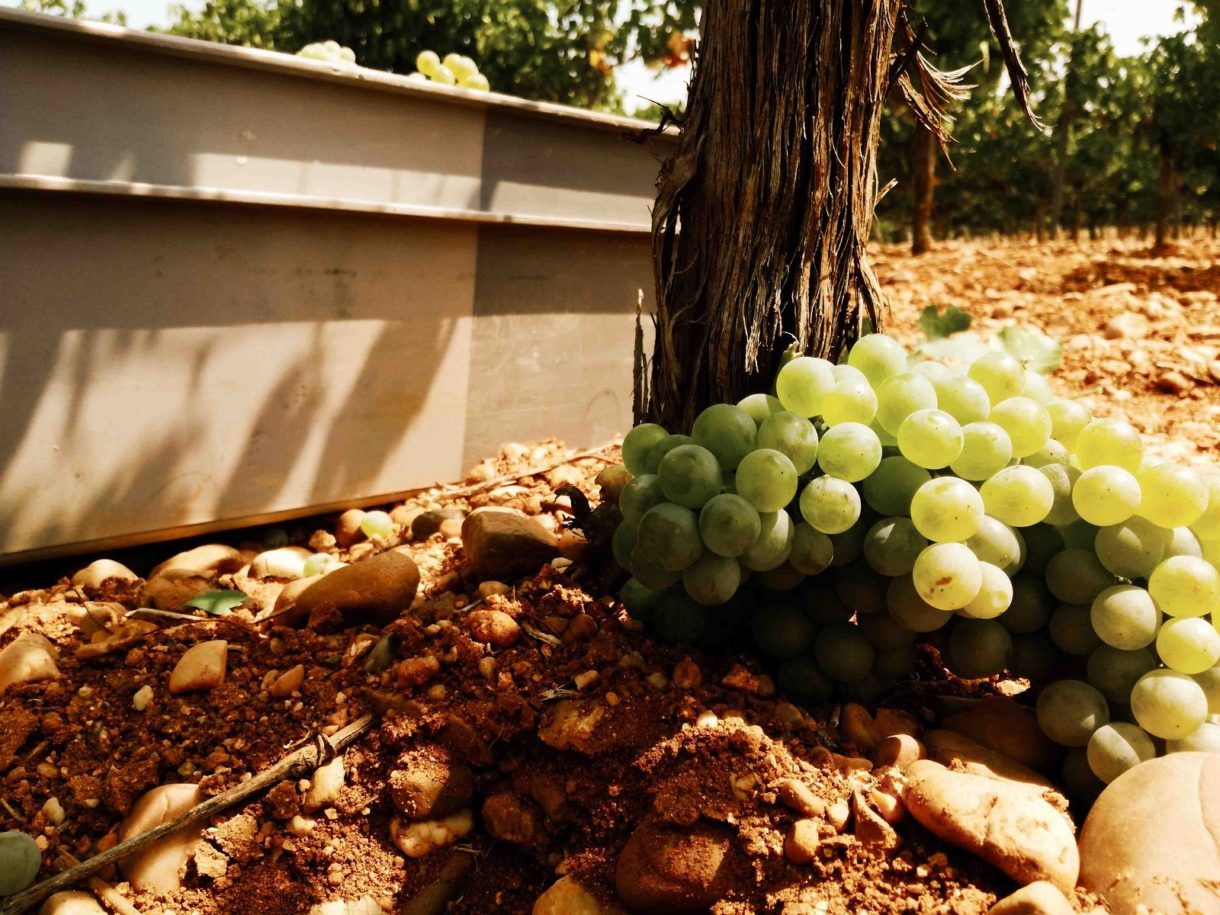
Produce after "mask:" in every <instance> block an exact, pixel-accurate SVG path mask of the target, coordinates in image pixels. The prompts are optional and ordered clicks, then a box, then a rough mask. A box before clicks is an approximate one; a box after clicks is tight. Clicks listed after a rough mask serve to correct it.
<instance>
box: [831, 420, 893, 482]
mask: <svg viewBox="0 0 1220 915" xmlns="http://www.w3.org/2000/svg"><path fill="white" fill-rule="evenodd" d="M880 464H881V442H880V441H879V440H878V439H877V433H875V432H874V431H873V430H872V429H870V428H869V427H868V426H865V425H862V424H861V423H852V422H848V423H841V424H840V425H837V426H834V427H832V428H830V429H827V430H826V434H825V435H823V436H822V441H821V443H820V444H819V446H818V466H819V467H820V468H821V469H822V472H823V473H825V474H826V475H827V476H832V477H838V478H839V479H840V480H846V481H847V482H849V483H855V482H858V481H860V480H863V479H864V478H865V477H867V476H869V475H870V474H871V473H872V472H873V471H874V470H876V469H877V467H878V466H880Z"/></svg>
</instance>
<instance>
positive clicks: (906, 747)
mask: <svg viewBox="0 0 1220 915" xmlns="http://www.w3.org/2000/svg"><path fill="white" fill-rule="evenodd" d="M926 756H927V750H926V749H925V748H924V745H923V744H922V743H920V742H919V741H918V740H916V739H915V738H914V737H912V736H911V735H910V734H891V735H890V736H889V737H887V738H885V740H883V741H881V743H879V744H877V749H876V751H874V753H873V762H874V763H876V764H877V766H878V767H881V766H897V767H898V768H900V769H903V768H906V767H907V766H909V765H910V764H911V763H913V762H915V760H917V759H924V758H925V757H926Z"/></svg>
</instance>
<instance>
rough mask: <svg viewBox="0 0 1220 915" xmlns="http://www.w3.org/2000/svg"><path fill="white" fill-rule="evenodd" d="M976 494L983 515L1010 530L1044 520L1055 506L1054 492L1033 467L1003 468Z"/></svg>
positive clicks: (1045, 479) (1040, 473) (1049, 483)
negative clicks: (980, 494) (984, 508)
mask: <svg viewBox="0 0 1220 915" xmlns="http://www.w3.org/2000/svg"><path fill="white" fill-rule="evenodd" d="M979 492H980V493H982V496H983V505H984V506H985V507H986V509H987V514H989V515H991V516H992V517H993V518H999V519H1000V520H1001V521H1003V522H1004V523H1005V524H1011V525H1012V526H1013V527H1029V526H1030V525H1031V524H1037V523H1038V522H1040V521H1042V520H1044V519H1045V518H1046V516H1047V515H1048V514H1050V510H1051V509H1052V508H1053V507H1054V505H1055V490H1054V487H1052V486H1051V481H1050V480H1048V479H1047V478H1046V477H1045V476H1044V475H1043V474H1042V472H1041V471H1040V470H1038V468H1037V467H1025V466H1023V465H1020V464H1018V465H1016V466H1013V467H1005V468H1004V469H1003V470H1001V471H999V472H998V473H997V474H996V475H995V476H993V477H991V479H989V480H987V481H986V482H985V483H983V485H982V487H980V489H979Z"/></svg>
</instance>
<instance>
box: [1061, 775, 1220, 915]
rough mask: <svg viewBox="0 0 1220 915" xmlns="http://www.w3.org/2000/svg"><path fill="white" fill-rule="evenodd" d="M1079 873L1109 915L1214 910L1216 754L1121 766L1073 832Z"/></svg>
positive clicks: (1218, 867)
mask: <svg viewBox="0 0 1220 915" xmlns="http://www.w3.org/2000/svg"><path fill="white" fill-rule="evenodd" d="M1080 859H1081V864H1080V878H1081V883H1083V884H1084V886H1085V887H1087V888H1088V889H1090V890H1092V891H1093V892H1095V893H1097V895H1099V896H1101V897H1102V898H1103V899H1104V900H1105V901H1106V903H1107V904H1108V905H1109V906H1110V911H1111V912H1113V913H1115V915H1135V913H1136V912H1137V911H1139V912H1147V911H1154V912H1157V913H1159V915H1185V913H1188V912H1190V913H1194V912H1220V756H1217V755H1215V754H1211V753H1193V752H1192V753H1172V754H1170V755H1168V756H1162V757H1161V758H1160V759H1152V760H1149V761H1148V762H1145V763H1141V764H1140V765H1138V766H1136V767H1135V768H1133V769H1129V770H1128V771H1126V772H1124V773H1123V774H1122V775H1120V776H1119V777H1118V778H1116V779H1115V780H1114V781H1112V782H1111V783H1110V784H1109V785H1108V786H1107V787H1106V789H1105V790H1104V791H1103V792H1102V793H1101V796H1100V797H1099V798H1098V799H1097V801H1096V803H1094V804H1093V809H1092V810H1091V811H1090V812H1089V816H1088V819H1086V820H1085V823H1084V829H1082V830H1081V833H1080Z"/></svg>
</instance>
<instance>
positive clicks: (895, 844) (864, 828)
mask: <svg viewBox="0 0 1220 915" xmlns="http://www.w3.org/2000/svg"><path fill="white" fill-rule="evenodd" d="M851 808H852V813H853V814H854V815H855V818H856V828H855V835H856V840H857V841H859V842H860V843H861V844H863V845H871V846H872V847H873V848H875V849H878V850H880V851H883V852H886V853H890V852H895V851H897V850H898V848H899V846H900V845H902V839H900V838H899V837H898V833H896V832H895V831H894V827H893V826H891V825H890V824H889V823H887V822H886V821H885V819H884V818H882V817H881V815H880V814H878V813H877V811H875V810H873V808H872V807H871V806H869V803H868V801H867V800H865V798H864V795H863V793H861V792H860V791H859V790H856V791H853V792H852V795H851Z"/></svg>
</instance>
